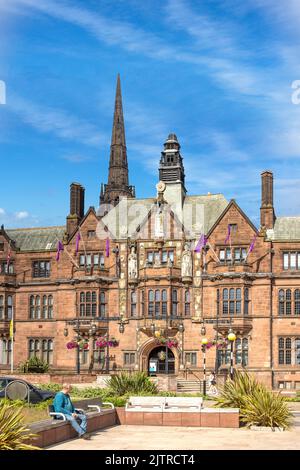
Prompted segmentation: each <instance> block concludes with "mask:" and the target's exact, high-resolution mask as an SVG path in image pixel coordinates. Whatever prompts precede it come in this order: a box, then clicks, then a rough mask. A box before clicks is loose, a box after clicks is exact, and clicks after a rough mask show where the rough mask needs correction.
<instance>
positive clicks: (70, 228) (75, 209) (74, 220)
mask: <svg viewBox="0 0 300 470" xmlns="http://www.w3.org/2000/svg"><path fill="white" fill-rule="evenodd" d="M83 217H84V187H83V186H81V184H79V183H72V184H71V185H70V214H69V215H68V217H67V233H68V236H70V235H71V234H72V233H73V232H74V230H75V229H76V227H78V225H79V223H80V221H81V220H82V219H83Z"/></svg>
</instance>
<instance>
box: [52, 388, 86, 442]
mask: <svg viewBox="0 0 300 470" xmlns="http://www.w3.org/2000/svg"><path fill="white" fill-rule="evenodd" d="M71 389H72V387H71V385H70V384H68V383H64V384H63V386H62V391H61V392H58V393H57V394H56V395H55V397H54V400H53V406H54V411H55V412H56V413H63V414H64V415H65V417H66V419H67V420H68V421H70V423H71V425H72V426H73V428H74V429H75V431H77V432H78V436H79V437H81V438H83V439H90V435H89V434H88V433H87V432H86V428H87V422H86V415H85V414H83V413H82V412H80V413H78V412H76V410H75V408H74V405H73V403H72V401H71V398H70V395H69V393H70V392H71ZM77 420H80V424H79V423H78V422H77Z"/></svg>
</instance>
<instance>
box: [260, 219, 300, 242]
mask: <svg viewBox="0 0 300 470" xmlns="http://www.w3.org/2000/svg"><path fill="white" fill-rule="evenodd" d="M267 239H268V240H274V241H275V240H300V217H277V218H276V221H275V224H274V228H273V229H269V230H267Z"/></svg>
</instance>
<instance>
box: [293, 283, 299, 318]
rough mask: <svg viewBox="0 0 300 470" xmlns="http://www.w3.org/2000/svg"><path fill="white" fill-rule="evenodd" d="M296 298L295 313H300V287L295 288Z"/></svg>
mask: <svg viewBox="0 0 300 470" xmlns="http://www.w3.org/2000/svg"><path fill="white" fill-rule="evenodd" d="M294 299H295V307H294V313H295V315H300V289H296V290H295V292H294Z"/></svg>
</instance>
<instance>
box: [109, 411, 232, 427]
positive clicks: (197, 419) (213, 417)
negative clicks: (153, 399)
mask: <svg viewBox="0 0 300 470" xmlns="http://www.w3.org/2000/svg"><path fill="white" fill-rule="evenodd" d="M116 413H117V424H126V425H130V424H135V425H147V426H193V427H208V428H210V427H212V428H238V427H239V411H238V410H236V409H231V408H227V409H225V408H220V409H218V408H204V409H203V410H201V411H200V412H189V411H187V412H180V411H172V412H156V411H149V412H147V411H146V412H145V411H126V410H125V408H116Z"/></svg>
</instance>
